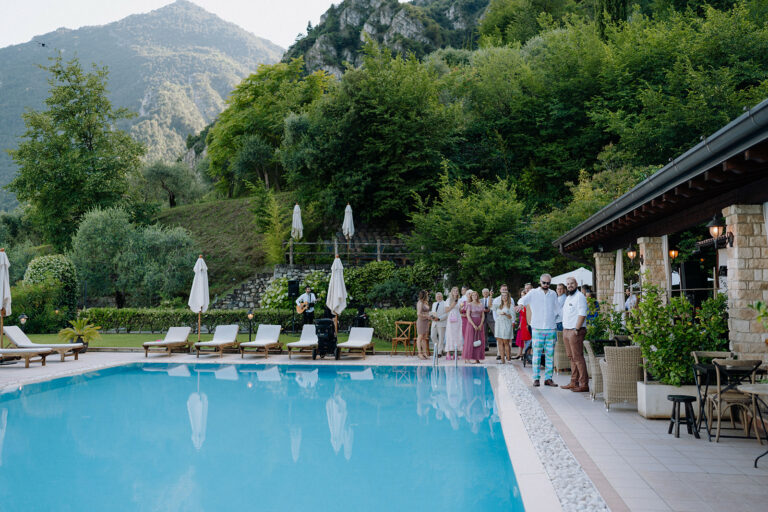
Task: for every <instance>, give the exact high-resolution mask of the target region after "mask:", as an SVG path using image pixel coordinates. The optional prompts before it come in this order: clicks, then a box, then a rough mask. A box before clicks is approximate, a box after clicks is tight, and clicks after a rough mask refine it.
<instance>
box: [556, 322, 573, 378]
mask: <svg viewBox="0 0 768 512" xmlns="http://www.w3.org/2000/svg"><path fill="white" fill-rule="evenodd" d="M553 363H554V366H555V372H556V373H560V372H561V371H563V370H567V371H571V360H570V359H568V352H566V350H565V341H564V340H563V331H558V332H557V343H555V358H554V361H553Z"/></svg>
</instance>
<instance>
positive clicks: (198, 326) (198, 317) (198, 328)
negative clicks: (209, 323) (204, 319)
mask: <svg viewBox="0 0 768 512" xmlns="http://www.w3.org/2000/svg"><path fill="white" fill-rule="evenodd" d="M201 316H203V310H202V309H201V310H200V311H198V312H197V341H200V317H201Z"/></svg>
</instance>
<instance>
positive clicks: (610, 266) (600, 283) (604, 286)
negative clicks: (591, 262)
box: [592, 251, 616, 302]
mask: <svg viewBox="0 0 768 512" xmlns="http://www.w3.org/2000/svg"><path fill="white" fill-rule="evenodd" d="M593 256H594V258H595V275H594V276H592V277H593V283H594V285H595V288H596V292H597V300H598V302H603V301H608V302H611V300H612V299H613V278H614V274H615V273H616V270H615V268H616V267H615V265H616V252H615V251H613V252H596V253H595V254H594V255H593Z"/></svg>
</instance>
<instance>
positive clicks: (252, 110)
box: [207, 58, 333, 197]
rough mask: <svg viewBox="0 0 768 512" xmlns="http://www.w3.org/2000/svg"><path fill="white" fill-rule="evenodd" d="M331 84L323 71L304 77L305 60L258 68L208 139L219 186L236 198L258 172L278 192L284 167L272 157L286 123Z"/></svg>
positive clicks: (231, 100) (212, 171)
mask: <svg viewBox="0 0 768 512" xmlns="http://www.w3.org/2000/svg"><path fill="white" fill-rule="evenodd" d="M332 80H333V77H332V76H330V75H327V74H326V73H325V72H323V71H317V72H315V73H312V74H310V75H305V74H304V60H303V58H298V59H293V60H291V62H288V63H279V64H273V65H269V66H268V65H262V66H259V69H258V70H257V71H256V73H254V74H252V75H251V76H249V77H248V78H246V79H245V80H243V81H242V82H241V83H240V84H239V85H238V86H237V87H236V88H235V90H234V91H233V92H232V95H231V96H230V98H229V100H228V101H227V103H228V106H227V108H226V109H225V110H224V112H222V113H221V115H219V119H218V121H217V122H216V124H215V125H214V126H213V127H212V128H211V129H210V131H209V132H208V136H207V143H208V155H209V157H210V168H209V172H210V174H211V176H212V177H213V178H214V179H216V180H217V186H218V188H219V189H220V190H221V191H222V192H225V193H226V194H227V196H228V197H232V196H234V195H237V194H238V193H240V192H243V191H245V190H246V187H245V183H246V182H247V181H252V180H250V179H249V175H250V173H256V172H257V171H258V173H259V174H260V175H261V176H260V177H261V178H262V179H263V181H264V183H265V184H267V185H268V186H270V187H277V188H278V189H279V186H280V175H281V165H280V161H279V160H278V159H275V158H274V156H273V154H274V151H275V150H276V149H277V148H278V147H280V144H281V143H282V139H283V120H284V119H285V117H286V115H287V114H288V113H289V112H301V111H302V110H304V109H305V108H306V106H307V105H309V104H311V103H312V102H313V101H315V100H316V99H318V98H320V97H321V96H322V95H323V93H324V92H325V90H326V89H327V88H328V86H329V84H330V83H331V81H332ZM264 146H268V148H269V150H268V151H266V153H268V154H265V151H264V149H265V148H264ZM241 153H242V154H241Z"/></svg>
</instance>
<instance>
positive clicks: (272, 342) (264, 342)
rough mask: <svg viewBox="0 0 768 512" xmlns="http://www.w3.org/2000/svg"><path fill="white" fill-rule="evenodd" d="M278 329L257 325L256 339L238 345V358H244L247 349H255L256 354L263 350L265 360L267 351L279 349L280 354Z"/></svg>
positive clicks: (277, 326) (272, 326) (275, 326)
mask: <svg viewBox="0 0 768 512" xmlns="http://www.w3.org/2000/svg"><path fill="white" fill-rule="evenodd" d="M280 329H281V327H280V326H279V325H267V324H259V328H258V329H257V330H256V338H255V339H254V340H253V341H246V342H245V343H241V344H240V357H241V358H242V357H245V349H247V348H255V349H256V353H258V352H259V350H263V351H264V358H265V359H266V358H267V357H269V349H275V348H279V349H280V353H282V352H283V347H282V345H280Z"/></svg>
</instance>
